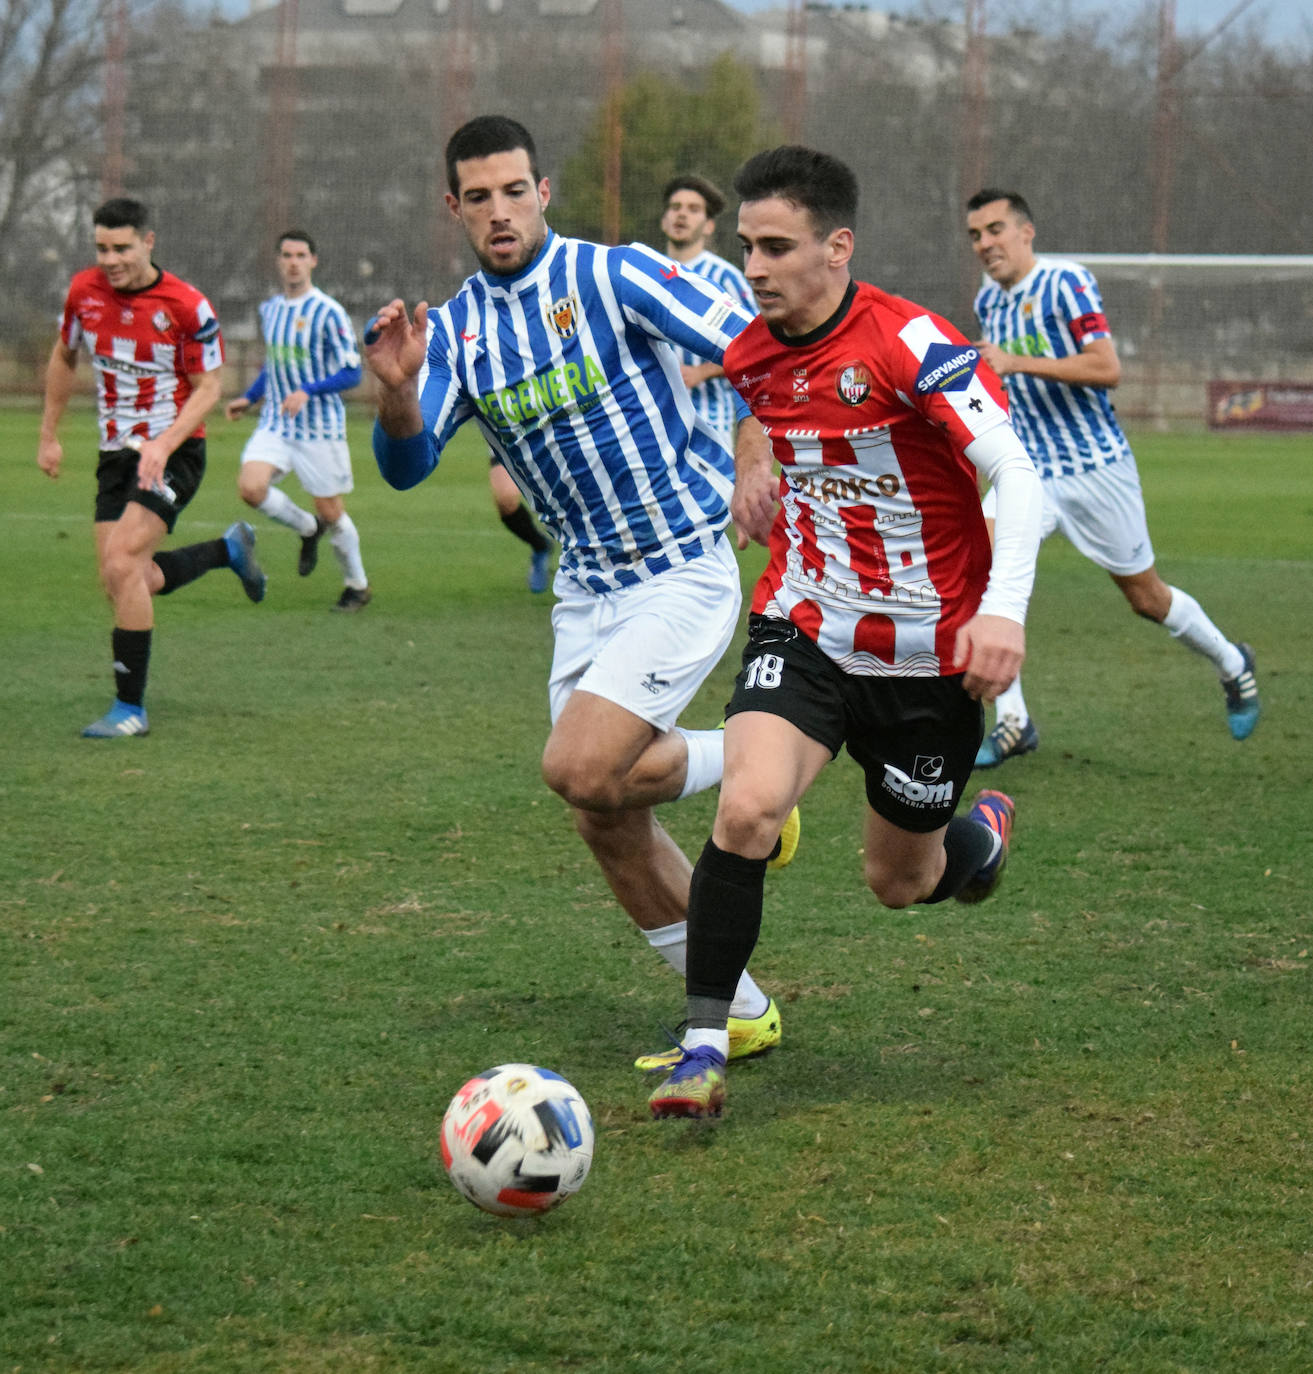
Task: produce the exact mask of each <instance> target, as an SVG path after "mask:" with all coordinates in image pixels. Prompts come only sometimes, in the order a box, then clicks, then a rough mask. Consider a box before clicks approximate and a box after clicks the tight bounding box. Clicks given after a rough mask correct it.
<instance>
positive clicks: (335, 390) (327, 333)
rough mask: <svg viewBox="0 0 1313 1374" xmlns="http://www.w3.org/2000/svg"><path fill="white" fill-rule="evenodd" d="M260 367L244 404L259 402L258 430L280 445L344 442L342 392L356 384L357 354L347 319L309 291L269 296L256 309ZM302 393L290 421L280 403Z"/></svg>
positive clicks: (315, 289) (313, 289)
mask: <svg viewBox="0 0 1313 1374" xmlns="http://www.w3.org/2000/svg"><path fill="white" fill-rule="evenodd" d="M260 328H261V330H262V331H263V333H264V367H263V368H262V369H261V372H260V376H259V377H257V378H256V380H255V382H254V384H253V385H252V386H251V388H250V390H248V391H247V393H246V395H247V398H248V399H249V400H251V401H257V400H259V399H260V396H261V394H263V396H264V407H263V409H262V410H261V412H260V423H259V426H258V428H260V429H267V430H271V431H272V432H273V433H274V434H277V435H279V436H280V437H281V438H284V439H345V438H346V407H345V406H344V405H343V404H342V392H343V391H345V390H349V389H350V388H351V387H353V386H355V385H356V384H357V383H358V382H359V381H360V376H361V373H360V350H359V349H358V348H357V346H356V334H355V330H354V329H353V328H352V326H351V317H350V316H349V315H348V314H347V313H346V311H345V310H344V309H343V308H342V307H341V306H340V305H339V304H338V303H337V302H336V301H335V300H334V299H333V298H332V296H329V295H327V294H325V293H324V292H323V291H321V290H320V289H319V288H318V287H317V286H312V287H311V288H310V290H309V291H307V292H305V293H304V294H303V295H300V296H293V297H288V296H283V295H277V296H270V297H269V299H268V300H267V301H263V302H262V303H261V305H260ZM298 389H300V390H303V391H306V392H308V393H309V396H310V399H309V401H307V402H306V404H305V405H304V406H302V408H301V410H300V412H299V413H298V414H296V415H284V414H283V409H282V407H283V401H284V399H285V398H286V397H287V396H289V395H290V394H291V393H292V392H293V391H296V390H298Z"/></svg>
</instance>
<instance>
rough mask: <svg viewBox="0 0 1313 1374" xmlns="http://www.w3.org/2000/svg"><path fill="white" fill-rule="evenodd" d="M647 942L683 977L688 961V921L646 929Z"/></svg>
mask: <svg viewBox="0 0 1313 1374" xmlns="http://www.w3.org/2000/svg"><path fill="white" fill-rule="evenodd" d="M643 934H644V935H646V936H647V942H648V944H649V945H651V946H652V948H653V949H654V950H656V952H657V953H658V954H659V955H660V956H661V957H662V958H663V959H664V960H665V961H666V963H668V964H669V965H670V967H671V968H672V969H674V970H675V972H676V973H677V974H679V976H680V977H681V978H682V977H683V976H684V973H685V970H686V968H687V961H688V922H687V921H677V922H676V923H675V924H674V925H672V926H661V927H660V928H659V929H658V930H645V931H644V932H643Z"/></svg>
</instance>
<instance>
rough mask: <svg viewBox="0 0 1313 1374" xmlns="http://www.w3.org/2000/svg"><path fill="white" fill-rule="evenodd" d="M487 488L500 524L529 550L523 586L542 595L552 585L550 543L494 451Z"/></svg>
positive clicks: (492, 450)
mask: <svg viewBox="0 0 1313 1374" xmlns="http://www.w3.org/2000/svg"><path fill="white" fill-rule="evenodd" d="M488 487H489V489H490V490H491V491H492V504H493V505H494V506H496V507H497V514H498V516H499V517H500V518H501V522H502V524H503V525H505V526H506V528H507V529H508V530H510V532H511V533H512V534H513V535H514V536H515V537H516V538H517V539H519V540H521V541H523V542H524V543H526V544H528V546H529V571H528V574H527V575H526V577H525V579H524V580H525V585H526V586H527V587H528V588H529V590H530V591H531V592H533V593H534V594H535V595H541V594H542V593H543V592H545V591H546V590H547V586H548V583H549V582H550V581H551V567H550V562H551V557H552V541H551V540H550V539H548V537H547V536H546V535H545V534H544V533H543V532H542V530H540V529H539V528H538V526H537V524H535V522H534V518H533V513H532V512H531V511H530V510H529V507H528V506H526V505H525V504H524V497H523V496H521V495H520V489H519V487H517V486H516V485H515V478H514V477H512V476H511V474H510V473H509V472H507V471H506V465H505V464H504V463H503V462H502V460H501V458H500V457H499V456H498V454H497V451H496V450H495V449H490V450H489V452H488Z"/></svg>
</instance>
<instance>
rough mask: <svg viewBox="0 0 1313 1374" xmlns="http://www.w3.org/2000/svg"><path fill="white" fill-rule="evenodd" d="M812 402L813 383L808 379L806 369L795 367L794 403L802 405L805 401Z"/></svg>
mask: <svg viewBox="0 0 1313 1374" xmlns="http://www.w3.org/2000/svg"><path fill="white" fill-rule="evenodd" d="M810 400H811V383H810V382H809V381H808V378H807V369H806V368H805V367H795V368H794V369H793V403H794V405H802V404H803V403H804V402H805V401H810Z"/></svg>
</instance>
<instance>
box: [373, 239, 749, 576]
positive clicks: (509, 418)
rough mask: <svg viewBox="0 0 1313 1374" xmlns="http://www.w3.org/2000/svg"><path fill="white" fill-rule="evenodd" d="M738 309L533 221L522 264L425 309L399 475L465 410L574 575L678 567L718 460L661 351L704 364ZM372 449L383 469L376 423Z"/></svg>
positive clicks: (739, 325)
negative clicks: (417, 432)
mask: <svg viewBox="0 0 1313 1374" xmlns="http://www.w3.org/2000/svg"><path fill="white" fill-rule="evenodd" d="M751 318H752V317H751V316H750V315H749V313H748V312H747V311H746V310H745V309H744V308H743V307H742V306H741V305H740V304H738V302H737V301H734V300H732V299H730V298H729V297H727V296H725V295H724V294H723V293H721V292H719V291H717V290H715V289H714V288H713V287H712V286H710V285H709V284H708V283H707V282H705V281H703V280H702V278H700V277H695V276H691V275H690V274H689V273H687V272H681V271H678V270H676V269H675V267H674V266H673V264H672V263H671V262H670V261H669V260H668V259H666V258H664V257H662V256H661V255H660V254H658V253H654V252H653V251H652V250H651V249H649V248H645V247H643V246H642V245H641V244H631V245H630V246H628V247H620V248H608V247H603V246H602V245H600V244H595V243H587V242H584V241H583V240H580V239H568V238H562V237H560V236H559V235H557V234H555V233H552V232H549V234H548V237H547V241H546V243H544V245H543V247H542V250H541V251H540V252H539V254H538V255H537V257H536V258H535V259H534V260H533V262H531V263H530V264H529V265H528V266H527V267H526V268H524V270H523V271H521V272H519V273H516V274H515V275H513V276H507V277H502V276H497V275H495V274H491V273H484V272H478V273H476V274H475V275H474V276H472V277H470V278H468V280H467V281H466V282H465V284H464V285H463V286H462V288H461V290H460V291H459V292H458V293H457V294H456V295H455V296H454V297H453V298H452V299H451V300H449V301H448V302H447V303H446V304H445V305H443V306H441V307H440V308H438V309H435V310H431V311H430V312H429V323H430V333H429V350H428V357H427V361H426V365H425V368H424V369H423V371H422V372H421V374H420V378H419V385H420V410H421V413H422V415H423V419H424V425H425V432H426V434H427V436H428V450H427V457H426V459H425V460H424V462H423V464H422V470H421V471H410V472H409V473H407V474H406V476H407V478H408V483H412V484H413V482H414V481H418V480H420V479H421V478H422V477H423V476H425V475H427V473H428V472H431V471H432V469H433V467H435V466H436V465H437V461H438V458H439V456H440V455H441V452H442V449H443V448H444V447H445V445H446V444H447V442H448V441H449V440H450V438H451V436H452V435H453V434H454V433H455V431H456V429H457V427H458V426H460V425H461V424H463V423H464V422H465V421H466V420H469V419H474V420H476V421H477V423H478V425H479V428H480V429H481V430H482V431H483V435H484V437H485V438H486V439H487V441H488V444H489V446H490V447H491V448H492V449H493V451H494V452H495V453H497V454H498V455H500V457H501V459H502V461H503V463H504V464H505V465H506V468H507V470H508V471H509V472H510V473H511V475H512V476H513V477H514V478H515V481H516V483H517V484H518V485H519V487H520V489H521V491H523V492H524V493H525V495H526V496H527V497H528V498H529V499H530V501H531V502H532V504H533V507H534V509H535V511H536V512H537V514H538V516H539V518H540V519H541V520H542V522H543V524H544V525H545V526H546V527H547V528H548V530H549V531H550V532H551V534H552V535H553V536H554V537H555V538H556V540H557V541H558V542H559V544H560V545H561V567H562V568H563V569H564V570H565V573H566V575H567V576H569V577H572V578H573V579H574V580H575V582H576V583H578V584H579V585H580V586H582V587H586V588H588V589H589V590H591V591H595V592H610V591H615V590H618V589H620V588H622V587H628V586H633V585H635V584H637V583H639V582H642V581H645V580H647V579H648V578H651V577H654V576H656V575H657V574H658V573H661V572H663V571H665V570H666V569H667V568H670V567H672V566H674V565H676V564H679V563H686V562H689V561H690V560H692V559H694V558H697V557H699V556H701V555H702V554H704V553H706V552H707V551H709V550H710V549H711V548H712V547H713V546H714V544H715V542H716V540H717V539H718V538H719V537H720V534H721V532H722V531H723V530H724V529H725V526H726V525H727V524H728V522H729V506H728V503H729V498H730V495H731V494H732V492H733V487H734V463H733V458H732V456H731V455H730V454H729V452H727V451H726V450H725V449H724V448H723V447H722V446H721V445H720V443H719V442H717V440H716V439H715V438H714V437H713V436H712V435H711V433H710V432H709V431H707V430H706V429H705V428H704V427H703V426H701V425H699V424H697V423H696V418H695V415H694V411H693V403H692V401H691V400H690V398H689V394H688V390H687V388H686V387H685V386H684V383H683V381H682V380H681V378H680V375H679V360H678V357H677V356H676V353H675V348H676V347H683V348H689V349H692V350H694V351H696V352H697V353H698V355H699V356H700V357H703V358H714V359H715V360H716V361H720V359H721V358H722V357H723V356H724V351H725V349H726V347H727V346H728V345H729V343H730V341H731V340H732V339H733V338H734V337H735V336H736V335H737V334H738V333H739V332H740V331H741V330H743V329H744V328H746V326H747V325H748V324H749V323H750V322H751ZM672 345H673V346H672ZM403 442H404V441H403ZM375 452H376V454H377V456H378V459H379V465H380V468H382V470H383V473H384V476H385V477H388V478H389V480H391V477H392V476H393V475H396V474H395V473H394V472H392V471H391V465H390V463H389V454H390V452H391V450H390V449H389V444H388V442H387V440H386V436H382V434H381V431H380V430H378V429H377V428H376V429H375ZM408 483H407V482H400V483H398V485H406V484H408Z"/></svg>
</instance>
